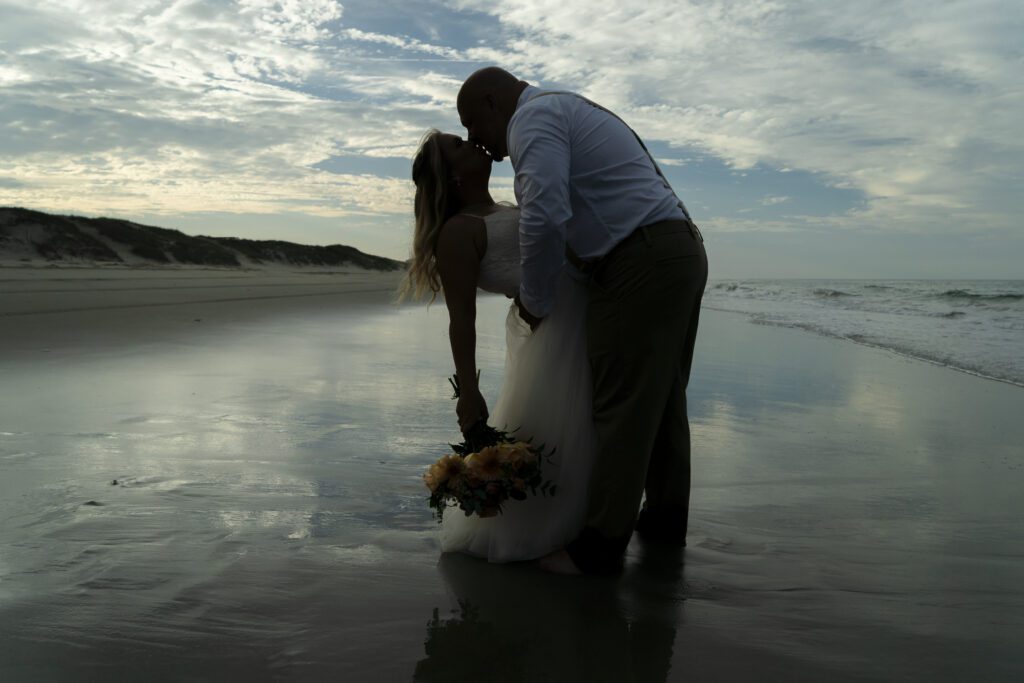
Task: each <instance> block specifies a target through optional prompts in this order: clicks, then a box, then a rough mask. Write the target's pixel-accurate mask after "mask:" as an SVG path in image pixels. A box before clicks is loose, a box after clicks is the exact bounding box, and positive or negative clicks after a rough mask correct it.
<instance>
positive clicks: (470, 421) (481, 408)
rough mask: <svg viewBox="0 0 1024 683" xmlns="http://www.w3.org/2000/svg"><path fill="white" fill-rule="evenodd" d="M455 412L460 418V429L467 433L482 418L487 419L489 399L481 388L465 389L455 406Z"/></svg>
mask: <svg viewBox="0 0 1024 683" xmlns="http://www.w3.org/2000/svg"><path fill="white" fill-rule="evenodd" d="M455 414H456V415H457V416H458V418H459V429H460V430H461V431H462V432H463V433H465V432H466V431H467V430H468V429H469V428H470V427H472V426H473V425H475V424H476V423H477V422H479V421H480V420H486V419H487V401H485V400H484V396H483V394H481V393H480V390H479V389H472V390H467V391H463V392H462V393H461V394H460V395H459V402H458V404H457V405H456V406H455Z"/></svg>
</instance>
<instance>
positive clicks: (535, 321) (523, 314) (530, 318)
mask: <svg viewBox="0 0 1024 683" xmlns="http://www.w3.org/2000/svg"><path fill="white" fill-rule="evenodd" d="M514 301H515V302H516V308H518V309H519V317H520V318H522V319H523V322H525V323H526V324H527V325H529V326H530V331H531V332H533V331H535V330H536V329H537V326H538V325H540V322H541V321H542V320H543V319H544V318H538V317H537V316H535V315H534V314H532V313H530V312H529V311H528V310H526V306H524V305H523V302H522V301H520V300H519V295H518V294H516V298H515V299H514Z"/></svg>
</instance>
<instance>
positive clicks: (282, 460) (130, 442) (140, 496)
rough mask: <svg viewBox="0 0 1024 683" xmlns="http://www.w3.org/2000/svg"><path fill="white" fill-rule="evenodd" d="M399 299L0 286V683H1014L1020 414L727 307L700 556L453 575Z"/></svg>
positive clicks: (713, 379) (120, 283) (706, 344)
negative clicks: (435, 510)
mask: <svg viewBox="0 0 1024 683" xmlns="http://www.w3.org/2000/svg"><path fill="white" fill-rule="evenodd" d="M398 275H399V274H398V273H394V272H392V273H373V272H366V271H361V272H360V271H355V270H353V271H349V272H319V273H314V272H307V271H302V270H297V271H295V272H291V271H269V270H268V271H253V272H246V271H223V270H220V269H195V270H188V271H187V272H185V271H184V270H172V269H132V268H124V267H121V268H116V269H91V268H82V269H77V268H76V269H63V268H52V269H47V268H40V269H25V268H0V292H2V294H0V325H2V326H3V329H4V333H3V334H2V335H0V376H2V377H3V384H2V390H0V677H2V678H4V679H5V680H110V679H118V678H120V679H125V678H143V677H145V678H146V679H147V680H157V681H159V680H182V679H200V680H218V679H220V680H225V679H229V678H230V679H235V680H242V679H244V680H270V679H287V680H319V679H325V678H329V679H338V680H359V681H396V680H420V681H440V680H459V679H460V677H461V678H462V679H481V680H494V681H506V680H545V677H547V679H549V680H550V679H556V680H571V679H572V677H574V676H576V677H578V676H579V675H581V673H582V674H584V675H585V677H586V680H592V681H605V680H607V681H622V680H630V678H629V677H630V676H632V677H633V679H634V680H651V681H664V680H668V681H676V680H786V681H822V680H829V681H891V680H929V681H960V680H984V681H1015V680H1019V677H1020V674H1021V672H1022V671H1024V588H1022V586H1024V540H1022V537H1021V534H1020V520H1021V519H1022V518H1024V503H1022V498H1021V496H1020V491H1021V490H1024V462H1022V460H1021V450H1020V444H1021V443H1024V423H1022V421H1021V420H1020V414H1021V410H1022V408H1024V389H1021V388H1020V387H1017V386H1013V385H1011V384H1007V383H1005V382H995V381H990V380H986V379H982V378H979V377H975V376H971V375H968V374H965V373H962V372H959V371H956V370H953V369H950V368H946V367H939V366H936V365H933V364H927V363H923V362H919V361H917V360H913V359H910V358H908V357H906V356H902V355H897V354H895V353H893V352H889V351H886V350H884V349H880V348H873V347H870V346H864V345H858V344H853V343H850V342H848V341H845V340H843V339H838V338H834V337H828V336H822V335H821V334H811V333H809V332H807V331H805V330H801V329H793V328H792V327H780V326H767V325H757V324H751V323H750V322H749V320H748V316H749V315H750V313H749V312H744V313H732V312H722V311H718V310H713V309H712V308H710V307H709V308H707V309H706V310H705V311H704V313H703V314H702V318H701V333H700V337H699V340H698V348H697V355H696V359H695V365H694V372H693V378H692V380H691V390H690V395H689V396H690V401H689V403H690V414H691V417H692V422H691V424H692V433H693V443H694V454H695V455H694V471H693V475H694V490H693V501H692V512H691V520H692V521H691V531H690V538H689V545H688V547H687V548H686V550H685V553H684V554H683V555H682V556H679V555H673V554H672V553H671V552H670V551H668V550H666V549H664V548H658V547H650V546H646V545H644V544H643V543H642V542H640V541H639V540H637V539H634V541H633V543H632V544H631V546H630V548H629V553H628V558H627V559H628V563H627V569H626V573H625V575H624V576H623V577H622V579H620V580H618V581H605V580H583V581H574V580H572V579H565V578H562V577H549V576H546V575H542V574H539V573H537V572H535V571H534V570H532V569H530V568H529V567H518V566H488V565H483V564H480V563H479V562H476V561H474V560H470V559H467V558H461V557H445V558H440V556H439V554H438V546H437V539H436V534H437V524H436V522H435V521H434V520H433V519H432V518H431V516H430V513H429V510H428V509H427V506H426V496H425V489H424V488H423V485H422V482H421V481H420V474H421V472H422V470H423V468H424V467H425V466H426V465H427V464H428V463H429V462H431V461H432V460H433V459H435V458H436V457H437V456H438V455H439V454H440V453H441V452H443V450H444V449H445V444H446V443H447V442H449V441H451V440H453V439H455V438H457V436H458V434H457V430H456V428H455V421H454V410H453V403H452V402H451V401H450V400H449V396H450V393H451V392H450V388H449V387H448V385H447V384H446V382H445V377H446V376H447V375H449V374H450V373H451V358H450V352H449V349H448V343H447V315H446V312H445V310H444V306H443V303H442V302H437V303H435V305H434V306H432V307H430V308H429V309H428V308H426V307H425V306H423V305H402V306H394V305H392V304H391V301H392V298H393V293H394V289H395V286H396V285H397V282H398ZM507 306H508V302H507V301H506V300H505V299H504V298H502V297H482V298H481V299H480V302H479V316H480V317H479V322H478V330H479V333H478V334H479V346H480V351H479V354H478V362H479V365H480V367H481V369H482V386H483V391H484V393H485V395H486V396H487V398H488V399H489V400H490V401H493V400H494V398H495V396H496V394H497V391H498V388H499V385H500V380H501V367H502V364H503V361H504V336H503V334H504V329H503V325H502V321H503V318H504V316H505V313H506V311H507Z"/></svg>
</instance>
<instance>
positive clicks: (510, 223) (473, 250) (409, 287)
mask: <svg viewBox="0 0 1024 683" xmlns="http://www.w3.org/2000/svg"><path fill="white" fill-rule="evenodd" d="M490 176H491V158H490V156H488V154H487V153H486V152H484V151H483V150H482V149H481V148H479V147H477V146H475V145H472V144H470V143H469V142H466V141H464V140H462V139H461V138H460V137H458V136H456V135H451V134H447V133H441V132H440V131H437V130H431V131H429V132H428V133H427V134H426V136H424V138H423V141H422V142H421V144H420V147H419V150H418V152H417V153H416V157H415V159H414V160H413V166H412V178H413V182H414V183H415V184H416V198H415V205H414V212H415V219H416V220H415V231H414V235H413V249H412V252H413V253H412V261H411V265H410V267H409V272H408V275H407V276H406V279H405V281H404V282H403V283H402V288H401V290H400V298H402V299H404V298H414V299H421V298H424V297H426V296H427V295H428V294H429V295H430V300H431V301H433V300H434V298H436V296H437V293H438V292H439V291H441V292H443V295H444V300H445V304H446V305H447V307H448V317H449V326H448V333H449V338H450V341H451V347H452V357H453V359H454V361H455V371H456V375H457V376H458V380H459V389H460V392H459V393H460V397H459V402H458V406H457V408H456V413H457V415H458V418H459V427H460V428H461V429H462V430H463V431H464V432H465V431H467V430H468V429H469V428H470V427H472V426H473V425H474V424H475V423H476V422H477V421H478V420H480V419H486V420H487V422H488V424H490V425H491V426H493V427H496V428H497V429H501V430H505V431H509V432H513V433H514V435H515V436H516V437H517V438H520V439H531V440H532V442H533V443H534V444H543V445H544V446H545V448H546V449H551V448H555V454H554V457H553V463H552V464H546V465H545V468H544V478H545V479H549V480H551V482H552V483H553V484H557V486H558V493H557V495H556V496H554V497H547V498H545V497H542V496H540V495H536V496H531V497H529V498H527V499H526V500H524V501H514V500H510V501H508V502H507V503H506V504H505V505H504V506H503V513H502V514H500V515H497V516H494V517H486V518H481V517H478V516H475V515H474V516H470V517H467V516H465V515H463V514H462V513H461V511H459V510H457V509H453V510H450V511H449V513H448V514H446V515H445V516H444V522H443V524H442V527H441V549H442V551H444V552H465V553H469V554H471V555H476V556H478V557H483V558H486V559H488V560H490V561H491V562H512V561H518V560H533V559H536V558H540V557H543V556H545V555H547V554H548V553H550V552H552V551H555V550H558V549H561V548H563V547H565V545H566V543H568V542H569V541H571V540H572V539H573V538H575V537H576V536H577V535H578V533H579V531H580V529H581V528H582V527H583V522H584V514H585V512H586V494H587V484H588V481H589V478H590V470H591V464H592V460H593V454H594V438H595V437H594V431H593V425H592V419H591V415H592V412H591V380H590V367H589V364H588V361H587V353H586V330H585V326H584V314H585V307H586V291H585V289H584V285H583V284H582V283H580V282H577V281H576V280H574V279H573V278H572V277H571V276H570V275H569V274H568V273H567V272H566V271H565V270H563V272H562V274H561V276H560V279H559V282H558V286H557V294H556V297H555V303H554V307H553V309H552V310H551V313H550V315H549V316H548V317H547V318H545V319H544V323H543V324H542V325H540V326H539V327H537V329H536V331H533V332H531V330H530V327H529V326H528V325H527V324H526V323H525V322H524V321H523V320H522V319H521V318H520V317H519V315H518V310H517V307H516V305H515V304H512V306H511V307H510V309H509V312H508V316H507V319H506V325H505V327H506V339H507V352H506V357H505V374H504V377H503V380H502V387H501V392H500V395H499V397H498V400H497V402H496V403H495V405H494V411H493V412H492V413H491V414H490V415H489V416H488V411H487V404H486V401H485V400H484V398H483V396H482V395H481V393H480V388H479V386H478V384H477V380H476V359H475V358H476V353H475V351H476V349H475V347H476V295H477V289H481V290H484V291H486V292H491V293H495V294H504V295H505V296H507V297H514V296H515V295H516V294H517V293H518V291H519V211H518V209H516V208H514V207H510V206H505V205H502V204H498V203H496V202H495V201H494V200H493V199H492V198H491V195H490V192H489V191H488V181H489V179H490Z"/></svg>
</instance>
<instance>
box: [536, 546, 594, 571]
mask: <svg viewBox="0 0 1024 683" xmlns="http://www.w3.org/2000/svg"><path fill="white" fill-rule="evenodd" d="M537 567H539V568H540V569H541V570H543V571H546V572H547V573H549V574H562V575H563V576H580V575H581V574H582V573H583V572H581V571H580V568H579V567H577V566H576V563H575V562H573V561H572V558H571V557H569V553H567V552H566V551H565V550H556V551H555V552H553V553H551V554H550V555H545V556H544V557H542V558H540V559H539V560H537Z"/></svg>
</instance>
